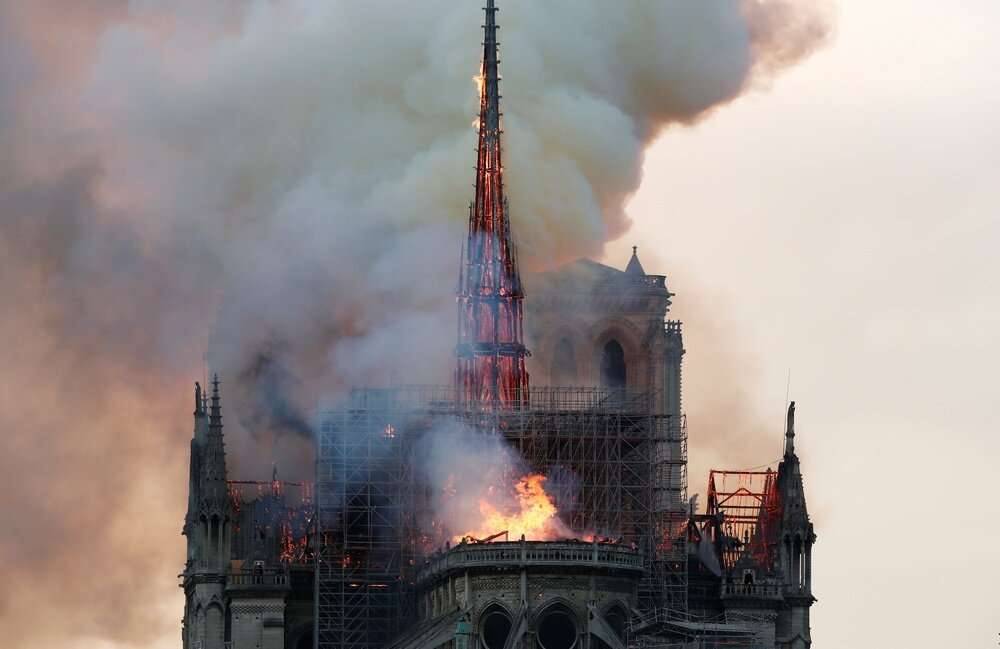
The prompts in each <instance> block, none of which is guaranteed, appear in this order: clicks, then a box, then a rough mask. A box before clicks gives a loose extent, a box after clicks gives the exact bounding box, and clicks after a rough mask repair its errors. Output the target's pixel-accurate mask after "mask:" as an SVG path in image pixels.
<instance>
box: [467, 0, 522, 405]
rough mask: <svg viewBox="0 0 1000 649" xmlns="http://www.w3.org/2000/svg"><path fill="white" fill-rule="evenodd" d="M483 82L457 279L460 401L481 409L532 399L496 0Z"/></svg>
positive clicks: (489, 13) (489, 18)
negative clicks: (504, 145) (503, 150)
mask: <svg viewBox="0 0 1000 649" xmlns="http://www.w3.org/2000/svg"><path fill="white" fill-rule="evenodd" d="M485 11H486V24H485V25H484V26H483V29H484V34H485V37H484V39H483V61H482V69H481V73H480V74H481V76H480V78H479V79H477V81H478V83H479V88H480V91H479V120H478V129H479V146H478V157H477V161H476V195H475V200H474V201H473V203H472V205H471V206H470V208H469V236H468V241H467V242H466V244H465V248H464V249H463V251H462V265H461V269H460V273H459V287H458V296H457V297H458V346H457V348H456V355H457V357H458V363H457V368H456V371H455V384H456V388H457V391H458V398H459V401H460V402H461V403H463V404H466V405H470V406H475V407H478V408H481V409H484V410H494V411H496V410H505V409H517V408H521V407H522V406H524V405H526V404H527V400H528V373H527V371H526V370H525V363H524V361H525V358H526V357H527V355H528V350H527V349H526V348H525V346H524V343H523V339H524V331H523V322H522V308H523V300H524V292H523V290H522V287H521V276H520V274H519V272H518V269H517V258H516V255H515V250H514V243H513V240H512V238H511V232H510V219H509V213H508V207H507V198H506V197H505V196H504V191H503V162H502V157H501V155H500V136H501V134H502V132H503V131H502V129H501V127H500V116H501V113H500V75H499V72H498V64H499V61H498V57H497V24H496V13H497V8H496V7H495V3H494V0H487V2H486V7H485Z"/></svg>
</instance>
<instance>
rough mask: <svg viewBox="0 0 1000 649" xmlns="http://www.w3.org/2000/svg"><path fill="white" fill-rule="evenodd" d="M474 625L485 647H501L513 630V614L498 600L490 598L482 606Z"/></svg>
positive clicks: (492, 648)
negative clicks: (476, 622)
mask: <svg viewBox="0 0 1000 649" xmlns="http://www.w3.org/2000/svg"><path fill="white" fill-rule="evenodd" d="M476 626H477V628H476V630H477V632H478V633H479V639H480V641H481V643H482V646H483V647H485V649H503V648H504V646H505V645H506V643H507V639H508V638H509V636H510V634H511V633H513V632H514V615H513V614H512V613H511V612H510V609H509V608H507V606H506V605H505V604H504V603H503V602H501V601H500V600H497V599H494V600H490V601H489V602H487V603H486V605H485V606H483V609H482V612H481V613H480V614H479V618H478V624H477V625H476Z"/></svg>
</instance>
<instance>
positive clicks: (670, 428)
mask: <svg viewBox="0 0 1000 649" xmlns="http://www.w3.org/2000/svg"><path fill="white" fill-rule="evenodd" d="M657 397H658V395H656V394H652V393H648V392H643V393H639V392H629V391H624V390H603V389H598V388H563V387H553V388H532V389H531V391H530V395H529V398H528V399H527V400H526V401H527V403H525V404H523V405H522V406H521V407H518V408H516V409H509V410H501V411H484V410H474V409H469V408H467V407H465V406H464V405H460V401H459V400H458V399H456V392H455V389H454V388H452V387H437V386H409V387H398V388H386V389H374V388H373V389H357V390H353V391H352V392H351V393H350V394H349V395H347V397H346V398H345V399H344V400H343V401H342V402H340V403H338V404H336V405H335V406H334V407H331V408H326V409H323V410H321V412H320V415H319V422H318V423H319V425H318V444H317V451H318V453H317V470H316V493H315V496H316V503H317V512H318V521H319V552H318V554H317V566H316V570H317V572H316V631H317V634H316V637H317V640H318V647H319V648H320V649H333V648H334V647H336V648H337V649H380V648H381V647H384V646H386V645H387V644H388V643H389V642H390V641H391V640H392V638H393V637H394V636H395V635H396V634H398V633H399V632H400V631H401V630H402V629H404V628H406V625H407V624H408V623H409V622H410V621H411V620H412V619H413V618H414V613H415V608H414V607H415V600H414V585H415V579H416V575H415V566H417V565H420V564H421V563H422V560H423V556H424V555H425V554H426V553H427V551H428V548H429V546H428V540H430V541H431V542H432V543H433V542H436V541H437V540H443V539H445V538H447V532H448V531H444V530H440V529H433V530H427V529H420V525H419V521H421V520H425V517H423V516H421V513H422V512H423V511H424V510H425V508H426V507H427V506H428V503H429V497H428V496H429V492H428V488H427V486H426V485H422V484H420V480H419V477H418V475H417V473H416V472H415V471H414V469H413V462H412V461H411V460H412V456H413V452H414V447H415V443H416V441H417V440H418V439H419V438H420V437H421V436H422V435H425V434H427V433H429V432H431V433H432V432H433V431H434V430H435V429H437V428H439V427H441V426H443V425H446V424H447V425H454V423H455V422H458V423H460V424H462V425H466V426H468V427H470V428H472V429H475V430H479V431H482V432H484V433H487V434H496V435H500V436H503V437H504V438H505V439H506V441H507V443H508V444H509V445H510V447H511V448H513V449H514V450H515V451H516V452H517V453H518V454H519V455H520V456H521V458H522V459H523V460H524V462H525V463H526V464H527V465H528V466H529V467H530V468H531V470H533V471H536V472H539V473H543V474H545V475H546V476H548V477H549V480H548V482H547V483H546V484H547V486H546V490H547V491H550V493H552V494H553V498H554V500H555V502H556V505H557V507H558V509H559V512H560V518H561V519H562V521H563V522H564V523H566V525H567V526H569V528H570V529H571V530H574V531H580V532H581V533H583V532H586V531H590V532H597V533H600V534H602V535H603V536H606V537H609V538H615V539H618V540H619V542H622V543H626V544H629V545H630V546H632V545H634V546H635V547H636V548H638V549H639V550H640V552H641V554H642V556H643V557H644V559H643V560H644V566H643V568H644V571H645V576H644V578H643V580H642V582H641V586H640V593H639V607H640V609H641V610H646V611H653V610H657V609H662V608H669V609H673V610H686V609H687V545H686V544H687V522H688V509H687V473H686V469H687V431H686V427H685V426H684V424H683V421H678V420H675V419H674V418H672V417H670V416H668V415H665V414H660V412H659V403H660V400H659V399H658V398H657ZM498 531H499V530H498Z"/></svg>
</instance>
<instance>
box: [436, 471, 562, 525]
mask: <svg viewBox="0 0 1000 649" xmlns="http://www.w3.org/2000/svg"><path fill="white" fill-rule="evenodd" d="M514 492H515V493H514V498H513V502H511V503H507V505H506V506H502V505H498V504H496V502H495V501H494V499H491V498H481V499H480V500H479V513H480V515H481V519H480V521H479V522H478V523H477V525H476V526H475V527H474V528H473V529H471V530H469V531H467V532H466V533H464V534H460V535H458V536H456V537H455V541H460V540H461V539H463V538H471V539H485V538H489V537H492V536H494V535H496V534H498V533H502V532H506V533H507V536H508V537H509V538H511V539H519V538H521V536H522V535H523V536H524V538H525V539H527V540H529V541H549V540H552V539H558V538H566V537H568V536H572V533H571V532H570V530H569V528H567V527H566V525H565V524H564V523H563V522H562V521H561V520H559V516H558V514H559V512H558V510H557V509H556V506H555V504H554V503H553V502H552V498H551V497H550V496H549V494H548V493H546V491H545V476H544V475H541V474H537V473H534V474H530V475H526V476H523V477H522V478H520V479H519V480H518V481H517V483H516V484H515V485H514Z"/></svg>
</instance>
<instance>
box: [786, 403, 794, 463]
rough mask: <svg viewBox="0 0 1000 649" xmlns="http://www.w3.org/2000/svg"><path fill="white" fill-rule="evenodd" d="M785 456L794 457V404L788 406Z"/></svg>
mask: <svg viewBox="0 0 1000 649" xmlns="http://www.w3.org/2000/svg"><path fill="white" fill-rule="evenodd" d="M785 455H786V456H789V455H795V402H794V401H793V402H791V403H790V404H788V419H787V421H786V422H785Z"/></svg>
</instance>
